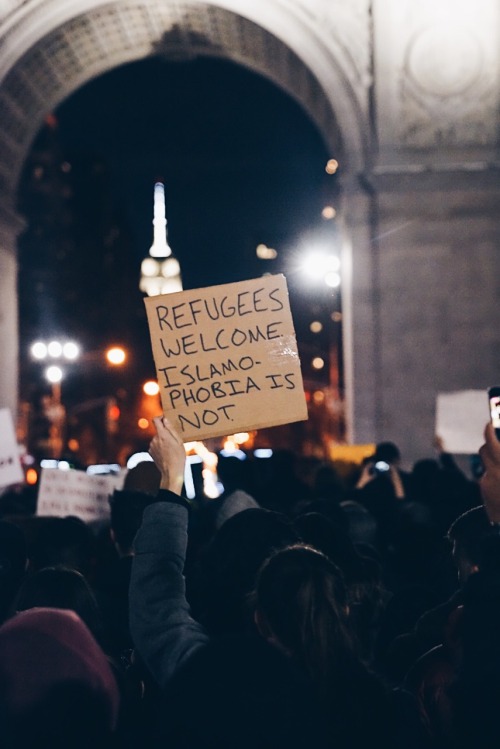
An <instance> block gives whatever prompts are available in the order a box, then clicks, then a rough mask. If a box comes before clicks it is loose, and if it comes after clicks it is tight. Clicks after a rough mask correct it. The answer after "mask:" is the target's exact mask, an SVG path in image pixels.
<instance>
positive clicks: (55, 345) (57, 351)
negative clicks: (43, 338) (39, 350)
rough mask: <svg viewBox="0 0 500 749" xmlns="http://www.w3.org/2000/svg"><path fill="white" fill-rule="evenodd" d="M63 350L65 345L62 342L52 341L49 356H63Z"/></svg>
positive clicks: (48, 349)
mask: <svg viewBox="0 0 500 749" xmlns="http://www.w3.org/2000/svg"><path fill="white" fill-rule="evenodd" d="M62 350H63V347H62V344H61V343H59V341H51V342H50V343H49V345H48V346H47V351H48V353H49V356H51V357H52V358H53V359H59V357H60V356H62Z"/></svg>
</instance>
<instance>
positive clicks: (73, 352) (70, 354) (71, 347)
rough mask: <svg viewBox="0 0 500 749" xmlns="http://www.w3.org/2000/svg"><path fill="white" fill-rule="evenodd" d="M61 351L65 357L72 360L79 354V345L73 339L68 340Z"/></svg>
mask: <svg viewBox="0 0 500 749" xmlns="http://www.w3.org/2000/svg"><path fill="white" fill-rule="evenodd" d="M62 353H63V356H64V358H65V359H69V360H70V361H74V360H75V359H78V357H79V356H80V347H79V346H78V344H77V343H75V342H74V341H68V342H67V343H65V344H64V346H63V349H62Z"/></svg>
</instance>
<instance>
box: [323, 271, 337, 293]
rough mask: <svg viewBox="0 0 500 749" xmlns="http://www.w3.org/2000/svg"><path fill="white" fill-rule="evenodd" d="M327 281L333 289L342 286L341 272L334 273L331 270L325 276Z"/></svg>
mask: <svg viewBox="0 0 500 749" xmlns="http://www.w3.org/2000/svg"><path fill="white" fill-rule="evenodd" d="M325 283H326V285H327V286H329V287H330V288H331V289H336V288H337V286H340V276H339V274H338V273H333V272H332V271H330V272H329V273H327V274H326V276H325Z"/></svg>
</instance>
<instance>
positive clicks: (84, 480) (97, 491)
mask: <svg viewBox="0 0 500 749" xmlns="http://www.w3.org/2000/svg"><path fill="white" fill-rule="evenodd" d="M124 478H125V474H119V475H112V474H109V475H102V474H101V475H95V474H89V473H85V471H74V470H67V471H62V470H60V469H59V468H42V474H41V478H40V488H39V490H38V503H37V510H36V514H37V515H52V516H57V517H67V516H68V515H75V516H76V517H78V518H80V519H81V520H84V521H85V522H86V523H88V522H91V521H93V520H107V519H108V518H109V515H110V508H109V497H110V495H111V494H112V493H113V491H114V490H115V489H121V488H122V486H123V481H124Z"/></svg>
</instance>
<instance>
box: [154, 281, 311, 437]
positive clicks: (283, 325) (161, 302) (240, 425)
mask: <svg viewBox="0 0 500 749" xmlns="http://www.w3.org/2000/svg"><path fill="white" fill-rule="evenodd" d="M145 303H146V311H147V315H148V322H149V330H150V334H151V342H152V347H153V355H154V359H155V364H156V370H157V376H158V383H159V385H160V389H161V398H162V405H163V411H164V413H165V415H166V416H168V418H169V419H170V420H171V421H172V422H173V423H174V425H175V426H176V428H177V429H178V431H179V433H180V434H181V435H182V437H183V439H184V441H188V440H192V439H205V438H208V437H217V436H221V435H225V434H232V433H234V432H238V431H243V430H248V429H261V428H263V427H268V426H276V425H278V424H288V423H291V422H293V421H302V420H304V419H307V406H306V402H305V397H304V391H303V384H302V375H301V372H300V362H299V357H298V353H297V345H296V341H295V331H294V328H293V322H292V315H291V312H290V306H289V302H288V290H287V287H286V280H285V277H284V276H281V275H279V276H266V277H264V278H259V279H254V280H251V281H242V282H240V283H231V284H224V285H222V286H212V287H209V288H206V289H196V290H193V291H184V292H179V293H176V294H164V295H162V296H155V297H149V298H147V299H145Z"/></svg>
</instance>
